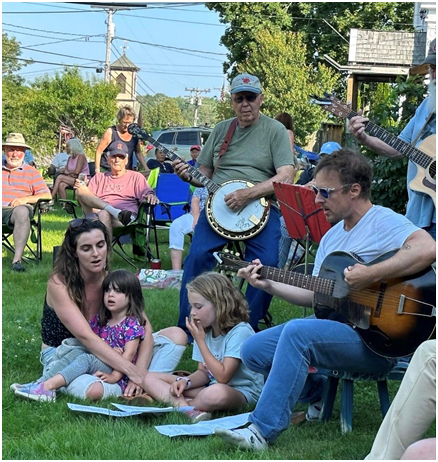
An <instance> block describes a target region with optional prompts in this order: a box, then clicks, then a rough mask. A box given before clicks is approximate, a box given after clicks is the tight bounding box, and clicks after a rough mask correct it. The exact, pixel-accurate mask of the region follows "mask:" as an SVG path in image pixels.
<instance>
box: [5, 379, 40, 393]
mask: <svg viewBox="0 0 438 462" xmlns="http://www.w3.org/2000/svg"><path fill="white" fill-rule="evenodd" d="M35 383H37V382H29V383H23V384H21V383H13V384H12V385H11V386H10V387H9V389H10V390H11V391H13V392H14V393H15V390H18V389H20V390H23V389H25V388H30V387H31V386H32V385H35Z"/></svg>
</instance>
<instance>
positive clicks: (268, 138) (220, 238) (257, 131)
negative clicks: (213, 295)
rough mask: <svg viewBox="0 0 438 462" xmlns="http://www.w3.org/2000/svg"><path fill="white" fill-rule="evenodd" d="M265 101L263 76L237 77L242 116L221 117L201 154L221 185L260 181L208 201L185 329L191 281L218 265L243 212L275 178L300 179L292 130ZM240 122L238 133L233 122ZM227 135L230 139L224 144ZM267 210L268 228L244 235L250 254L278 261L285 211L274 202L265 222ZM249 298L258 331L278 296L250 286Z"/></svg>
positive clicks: (191, 266) (192, 259) (194, 251)
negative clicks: (268, 112) (270, 113)
mask: <svg viewBox="0 0 438 462" xmlns="http://www.w3.org/2000/svg"><path fill="white" fill-rule="evenodd" d="M262 102H263V94H262V88H261V85H260V81H259V79H258V78H257V77H255V76H253V75H250V74H240V75H238V76H237V77H235V78H234V79H233V81H232V83H231V103H232V105H233V109H234V112H235V113H236V118H233V119H228V120H225V121H223V122H219V123H218V124H217V125H216V126H215V128H214V129H213V132H212V133H211V135H210V136H209V138H208V140H207V142H206V144H205V146H204V147H203V149H202V151H201V154H200V155H199V157H198V159H197V161H198V163H199V165H200V167H199V171H200V173H201V174H202V175H203V176H205V177H208V178H209V179H212V180H213V181H214V182H216V183H217V184H224V183H227V182H230V186H232V184H233V181H234V180H236V181H237V180H243V181H244V182H248V183H252V184H254V186H252V187H244V188H239V189H236V190H234V191H230V192H229V193H228V194H226V195H224V197H221V198H220V199H219V200H217V201H216V204H213V208H212V210H211V211H210V212H209V204H208V202H207V205H206V207H205V209H204V210H203V212H202V213H201V215H200V217H199V220H198V223H197V225H196V228H195V230H194V236H193V241H192V244H191V246H190V252H189V254H188V256H187V258H186V259H185V261H184V273H183V279H182V284H181V293H180V316H179V321H178V325H179V326H180V327H181V328H183V329H184V330H186V317H188V315H189V304H188V299H187V291H186V289H185V286H186V283H187V282H189V281H190V280H191V279H193V278H194V277H196V276H197V275H198V274H200V273H202V272H204V271H210V270H211V269H212V268H213V266H214V264H215V259H214V257H213V252H214V251H218V250H222V248H223V247H224V246H225V245H226V244H227V243H228V242H230V240H235V239H236V234H238V230H239V227H240V226H242V230H243V224H242V222H243V215H244V214H245V212H246V211H247V210H248V208H249V207H250V206H251V203H253V202H254V201H255V200H258V199H260V198H261V199H263V200H265V198H266V199H270V198H271V197H272V195H273V192H274V188H273V182H274V181H278V182H282V181H287V180H289V181H292V180H293V178H294V175H295V171H296V169H295V167H294V165H295V157H294V155H293V154H292V150H291V146H290V142H289V137H288V134H287V131H286V129H285V127H284V126H283V125H282V124H281V123H280V122H278V121H276V120H274V119H271V118H270V117H267V116H265V115H263V114H261V113H260V106H261V104H262ZM236 122H237V125H235V129H234V132H233V131H232V130H231V129H230V126H231V125H232V123H233V125H234V123H236ZM230 137H231V138H230ZM226 140H228V142H227V143H224V141H226ZM224 144H225V146H224ZM224 149H226V152H224ZM220 153H222V154H223V155H220ZM173 165H174V168H175V173H176V174H177V175H179V176H180V178H181V179H182V180H183V181H189V182H190V183H191V184H192V185H194V186H197V187H200V186H203V185H204V183H201V182H200V181H199V178H196V174H195V173H194V174H193V175H192V174H191V173H190V171H191V170H188V169H189V167H190V166H189V165H188V164H187V163H185V162H182V161H181V160H175V161H174V163H173ZM240 182H242V181H240ZM266 203H268V200H266ZM215 205H216V209H215V207H214V206H215ZM266 209H268V207H266ZM267 213H269V217H268V218H267V220H266V223H265V224H264V226H263V227H259V228H258V229H257V230H256V233H251V232H249V233H247V234H245V235H244V236H243V239H246V240H245V248H246V249H245V256H246V259H249V260H252V259H254V258H262V259H264V260H266V261H267V262H268V261H269V264H270V265H273V266H277V263H278V244H279V239H280V221H279V220H280V212H279V210H278V208H277V207H276V206H274V205H272V206H271V207H270V209H269V210H266V213H263V217H261V219H260V221H263V220H264V219H265V218H266V217H267V215H266V214H267ZM254 215H255V214H254ZM228 217H230V218H234V222H233V223H229V224H227V218H228ZM251 217H252V218H251ZM251 217H250V221H253V222H254V224H256V223H258V222H259V219H256V218H255V217H253V216H252V215H251ZM216 219H217V220H220V221H222V222H225V225H224V226H223V227H222V228H219V227H218V228H215V227H214V225H215V220H216ZM234 228H236V231H235V232H234V231H233V229H234ZM240 239H242V238H240ZM246 298H247V300H248V303H249V308H250V321H249V322H250V324H251V326H252V327H253V328H254V329H255V330H256V331H257V330H258V327H257V326H258V322H259V320H261V319H263V318H264V317H265V315H266V313H267V311H268V309H269V304H270V302H271V299H272V296H271V295H269V294H267V293H265V292H263V291H260V290H257V289H254V288H253V287H249V288H248V290H247V292H246Z"/></svg>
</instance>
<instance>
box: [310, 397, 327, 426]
mask: <svg viewBox="0 0 438 462" xmlns="http://www.w3.org/2000/svg"><path fill="white" fill-rule="evenodd" d="M323 402H324V401H323V400H322V399H320V400H319V401H317V402H316V403H312V404H309V407H308V409H307V414H306V420H307V421H309V422H312V421H315V420H319V416H320V414H321V409H322V405H323Z"/></svg>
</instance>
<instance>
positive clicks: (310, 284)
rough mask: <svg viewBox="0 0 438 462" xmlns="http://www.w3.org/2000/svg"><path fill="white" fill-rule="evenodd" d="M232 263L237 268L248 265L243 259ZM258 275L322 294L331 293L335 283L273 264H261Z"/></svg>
mask: <svg viewBox="0 0 438 462" xmlns="http://www.w3.org/2000/svg"><path fill="white" fill-rule="evenodd" d="M234 264H235V265H236V266H239V268H246V267H247V266H248V262H245V261H239V262H233V265H234ZM260 276H262V277H263V278H265V279H269V280H270V281H274V282H282V283H283V284H287V285H290V286H294V287H299V288H301V289H307V290H311V291H313V292H318V293H320V294H324V295H332V294H333V288H334V284H335V282H334V281H333V280H331V279H324V278H319V277H316V276H311V275H307V274H301V273H295V272H293V271H287V270H283V269H278V268H275V267H273V266H263V267H262V269H261V270H260Z"/></svg>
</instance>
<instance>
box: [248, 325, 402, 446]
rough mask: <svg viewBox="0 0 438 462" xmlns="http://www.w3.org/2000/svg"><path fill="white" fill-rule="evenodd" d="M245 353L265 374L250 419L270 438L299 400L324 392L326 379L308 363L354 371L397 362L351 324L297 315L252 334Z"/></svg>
mask: <svg viewBox="0 0 438 462" xmlns="http://www.w3.org/2000/svg"><path fill="white" fill-rule="evenodd" d="M241 358H242V361H243V362H244V364H245V365H246V366H248V367H249V368H250V369H251V370H253V371H255V372H259V373H261V374H263V375H264V376H265V378H266V380H265V386H264V387H263V390H262V394H261V396H260V399H259V401H258V403H257V406H256V408H255V410H254V411H253V412H252V413H251V414H250V417H249V420H250V422H253V423H255V424H256V425H257V427H259V428H260V431H261V433H262V434H263V436H264V437H265V438H266V439H267V440H268V441H271V442H272V441H275V439H276V438H278V436H279V435H280V433H281V432H282V431H284V430H285V429H286V428H287V427H288V426H289V423H290V419H291V413H292V411H293V409H294V407H295V404H296V403H297V401H301V402H310V403H312V402H315V401H318V400H319V399H320V398H321V397H322V393H323V388H324V380H323V378H322V376H320V375H319V374H309V372H308V371H309V366H314V367H316V368H321V369H333V370H342V371H350V372H369V373H370V372H372V373H386V372H388V371H389V370H391V368H392V367H393V366H394V365H395V363H396V362H397V361H396V360H394V359H388V358H384V357H382V356H378V355H377V354H375V353H373V352H372V351H371V350H370V349H369V348H368V347H367V346H366V345H365V343H363V342H362V340H361V338H360V336H359V334H358V333H357V332H356V330H354V329H353V328H352V327H351V326H349V325H347V324H342V323H340V322H337V321H329V320H326V319H316V318H314V317H310V318H301V319H293V320H291V321H289V322H287V323H285V324H282V325H280V326H276V327H271V328H270V329H266V330H264V331H262V332H259V333H258V334H256V335H253V336H252V337H250V338H248V339H247V340H246V341H245V342H244V343H243V345H242V350H241Z"/></svg>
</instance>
